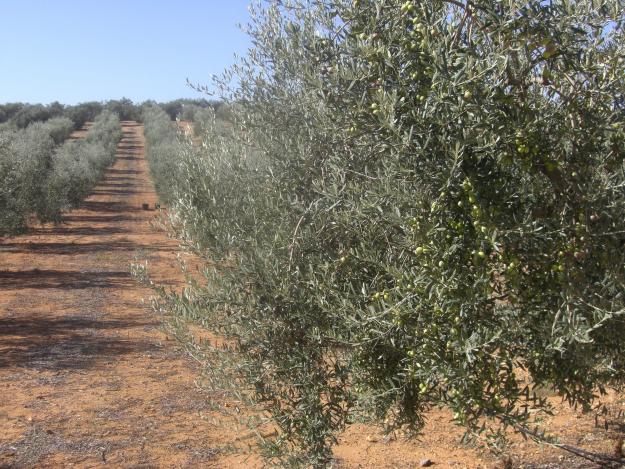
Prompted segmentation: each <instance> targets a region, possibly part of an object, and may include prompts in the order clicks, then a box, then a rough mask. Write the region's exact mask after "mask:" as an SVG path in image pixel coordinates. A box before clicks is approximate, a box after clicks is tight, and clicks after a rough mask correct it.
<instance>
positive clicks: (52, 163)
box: [0, 112, 121, 235]
mask: <svg viewBox="0 0 625 469" xmlns="http://www.w3.org/2000/svg"><path fill="white" fill-rule="evenodd" d="M73 128H74V123H73V122H72V121H71V120H69V119H67V118H54V119H50V120H49V121H47V122H45V123H33V124H31V125H29V126H28V127H26V128H25V129H23V130H13V131H11V130H5V131H2V132H0V234H1V235H4V234H10V233H15V232H18V231H20V230H22V229H24V228H25V227H26V223H27V220H28V218H29V217H30V216H32V215H36V216H37V218H38V219H39V221H41V222H45V221H58V220H59V217H60V213H61V211H62V210H65V209H68V208H71V207H75V206H76V205H77V204H78V203H79V202H80V200H81V199H82V198H83V197H84V196H85V195H86V194H87V193H88V191H89V189H90V188H91V187H92V186H93V184H95V183H96V182H97V181H98V180H99V179H100V178H101V176H102V173H103V171H104V169H105V168H106V166H108V165H110V164H111V163H112V162H113V160H114V158H115V148H116V145H117V143H118V142H119V140H120V139H121V127H120V123H119V119H118V118H117V116H116V115H114V114H112V113H109V112H104V113H102V114H100V115H99V116H98V117H97V118H96V119H95V121H94V122H93V125H92V127H91V128H90V129H89V131H88V132H87V134H86V137H85V138H84V139H80V140H69V141H65V140H66V139H67V138H68V137H69V135H70V133H71V132H72V130H73Z"/></svg>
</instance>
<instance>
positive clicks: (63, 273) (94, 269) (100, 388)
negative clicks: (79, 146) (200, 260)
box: [0, 122, 625, 469]
mask: <svg viewBox="0 0 625 469" xmlns="http://www.w3.org/2000/svg"><path fill="white" fill-rule="evenodd" d="M123 130H124V139H123V140H122V142H121V143H120V145H119V151H118V159H117V162H116V163H115V164H114V166H113V167H112V168H111V169H109V171H108V172H107V174H106V177H105V179H104V181H103V182H102V184H100V185H99V186H98V187H97V188H96V189H95V190H94V191H93V194H92V195H91V196H90V197H89V198H88V199H87V200H86V201H85V202H84V204H83V205H82V207H81V208H80V209H79V210H75V211H73V212H71V213H68V214H66V215H65V217H64V223H63V224H61V225H59V226H53V225H45V226H43V227H35V228H33V229H32V230H31V231H30V232H29V233H28V234H27V235H24V236H19V237H15V238H8V239H0V468H13V467H16V468H21V467H70V466H75V467H85V468H86V467H102V466H105V465H106V466H109V467H137V468H138V467H144V468H147V467H207V468H239V467H240V468H249V469H251V468H254V467H260V466H261V464H260V462H259V458H258V456H257V455H255V454H254V451H253V449H252V451H245V450H244V448H245V446H246V445H247V444H248V443H251V442H252V441H253V440H252V438H251V437H250V435H249V432H248V431H247V430H245V429H241V428H237V427H235V426H234V425H230V426H225V427H224V426H223V425H219V424H217V422H216V419H218V418H219V416H218V415H217V414H216V413H215V411H214V410H213V407H212V406H211V396H209V395H206V394H202V393H201V392H200V391H198V389H197V387H196V386H195V383H194V380H195V378H196V377H197V370H196V369H195V367H194V365H193V363H192V362H191V361H190V360H189V359H188V358H187V357H186V356H185V355H184V354H183V353H182V352H180V350H179V349H178V347H177V346H176V344H175V343H174V342H173V341H172V340H169V339H168V337H167V336H166V335H165V334H164V333H163V332H162V331H161V330H160V328H159V318H158V317H156V316H155V315H154V314H153V313H152V312H151V311H150V308H149V306H148V305H146V304H144V303H143V302H142V300H144V299H145V300H147V299H148V298H149V297H150V296H151V292H150V291H149V290H147V289H145V288H144V287H142V286H140V285H139V284H137V282H135V281H134V280H133V278H131V276H130V273H129V266H130V263H131V262H132V261H133V259H134V258H135V257H136V256H138V257H140V258H147V259H149V267H150V273H151V275H152V276H153V277H154V279H155V280H156V281H158V282H160V283H163V284H166V285H169V286H172V287H177V286H180V285H181V280H182V279H181V274H180V272H179V270H178V266H177V262H176V256H177V254H178V249H177V243H176V242H175V241H174V240H171V239H168V238H167V236H166V235H165V234H164V233H163V232H162V231H159V230H157V229H155V228H153V227H152V225H151V223H150V222H151V220H153V218H154V217H155V215H156V212H155V211H154V210H153V208H154V204H155V202H156V201H157V196H156V194H155V192H154V189H153V186H152V183H151V182H150V178H149V173H148V168H147V163H146V161H145V159H144V155H143V153H144V148H143V145H144V139H143V128H142V127H141V126H140V125H139V124H136V123H134V122H125V123H124V127H123ZM144 203H147V204H149V207H150V208H151V210H143V209H142V204H144ZM609 403H610V406H611V407H610V409H611V410H610V412H611V413H610V415H608V418H607V420H605V421H604V419H601V420H600V423H601V425H599V426H598V427H597V426H596V425H595V420H594V418H593V417H592V416H582V415H581V414H579V413H576V412H574V411H571V410H568V409H564V408H560V407H559V408H558V413H557V414H556V415H555V416H554V417H553V418H552V419H551V420H549V421H547V428H549V427H551V428H554V429H555V428H558V429H559V432H560V433H561V434H563V435H564V438H563V439H564V440H565V441H566V442H568V443H572V444H576V445H579V446H583V447H585V448H587V449H589V448H593V449H597V450H601V451H606V452H608V451H612V448H614V441H615V440H616V438H617V437H618V436H619V428H620V432H621V433H620V434H621V435H622V432H623V430H622V429H623V422H620V424H621V425H622V426H621V427H619V426H618V424H619V421H620V420H622V419H620V416H619V417H616V418H613V416H614V415H617V416H618V411H619V410H621V411H622V410H625V406H624V403H623V401H622V400H619V399H617V398H616V397H615V396H612V397H611V398H610V399H609ZM605 423H607V427H608V428H607V430H606V429H605V428H604V426H605ZM460 435H461V432H460V431H459V430H457V429H456V428H455V427H454V426H453V424H452V423H451V421H450V417H449V415H448V414H446V413H444V412H435V413H433V414H432V415H431V418H430V421H429V423H428V426H427V428H426V431H425V432H424V436H423V438H422V439H421V440H420V441H411V442H406V441H404V440H402V439H398V440H393V439H385V438H384V436H383V435H381V434H380V433H379V432H378V431H377V430H375V429H372V428H370V427H367V426H362V425H360V426H358V425H356V426H353V427H351V428H350V429H348V430H347V432H346V433H345V434H344V435H343V436H342V437H341V442H340V444H339V446H338V447H337V448H336V451H335V454H336V457H337V464H336V465H337V467H340V468H414V467H420V465H421V462H422V460H424V459H430V460H431V461H432V462H433V463H434V466H433V467H436V468H446V467H450V468H462V467H468V468H477V467H482V468H492V467H501V465H500V463H499V462H498V460H497V459H496V458H494V457H493V456H491V455H490V454H489V453H487V452H484V451H482V450H480V449H479V448H468V447H464V446H461V445H460V444H459V443H458V438H459V436H460ZM512 449H513V452H512V454H513V456H514V457H515V462H516V464H518V465H521V466H523V467H536V468H538V467H542V468H573V467H577V468H580V467H596V466H594V465H591V464H588V463H584V462H583V461H582V460H580V459H575V458H570V457H569V456H567V455H564V456H562V455H563V453H559V452H555V451H554V450H549V449H545V448H541V447H538V446H535V445H534V444H532V443H523V442H521V441H519V442H517V443H515V445H514V446H513V448H512Z"/></svg>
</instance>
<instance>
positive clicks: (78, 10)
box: [0, 0, 249, 104]
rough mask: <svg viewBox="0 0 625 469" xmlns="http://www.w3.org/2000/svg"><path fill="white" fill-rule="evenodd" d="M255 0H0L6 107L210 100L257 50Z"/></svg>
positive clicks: (0, 86)
mask: <svg viewBox="0 0 625 469" xmlns="http://www.w3.org/2000/svg"><path fill="white" fill-rule="evenodd" d="M248 3H249V0H204V1H202V0H169V1H166V0H125V1H122V0H82V1H78V0H0V18H1V23H0V103H5V102H14V101H21V102H30V103H49V102H52V101H59V102H61V103H64V104H75V103H78V102H84V101H101V100H107V99H118V98H121V97H127V98H130V99H132V100H133V101H143V100H146V99H155V100H157V101H168V100H171V99H176V98H181V97H202V95H199V94H198V93H197V92H196V91H194V90H192V89H190V88H189V87H188V86H187V85H186V78H187V77H188V78H189V79H190V80H191V81H192V82H199V83H204V84H209V83H210V77H211V75H212V74H215V73H220V72H221V71H222V70H223V69H224V68H225V67H227V66H228V65H230V64H232V63H233V62H234V54H235V53H236V54H239V55H242V54H244V53H245V51H246V50H247V48H248V46H249V40H248V38H247V36H246V35H245V34H244V33H243V32H241V30H240V29H239V28H238V27H237V24H238V23H246V22H247V20H248V18H249V15H248V11H247V5H248Z"/></svg>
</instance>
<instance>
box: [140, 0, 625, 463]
mask: <svg viewBox="0 0 625 469" xmlns="http://www.w3.org/2000/svg"><path fill="white" fill-rule="evenodd" d="M624 7H625V5H624V4H623V2H622V1H620V0H606V1H601V2H594V1H590V0H581V1H578V2H569V1H564V0H562V1H550V2H544V1H530V2H527V1H523V2H521V1H516V0H508V1H499V2H487V1H481V0H476V1H469V2H460V1H455V0H435V1H431V2H418V1H412V0H408V1H406V2H399V1H392V0H354V1H353V2H352V1H349V2H348V1H346V0H345V1H341V0H331V1H323V2H322V1H312V0H311V1H304V0H302V1H299V0H292V1H284V2H275V3H271V4H269V5H267V6H266V7H263V6H262V5H257V6H256V7H255V8H253V9H252V17H253V20H252V23H251V24H250V26H249V28H248V32H249V34H250V35H251V36H252V39H253V43H254V48H253V49H252V50H251V51H250V53H249V54H248V55H247V56H246V57H244V58H243V59H242V60H241V62H240V63H239V64H238V65H236V66H234V67H233V68H232V69H231V70H229V71H228V72H227V73H226V74H225V75H224V77H223V80H221V81H220V82H218V83H217V85H219V86H221V91H222V93H223V95H224V98H225V100H226V101H228V102H230V103H231V104H232V105H231V106H230V115H231V120H232V122H233V126H232V129H231V132H229V133H227V134H224V132H222V131H219V132H218V131H217V128H218V126H216V125H210V123H209V125H206V126H205V130H204V132H205V134H204V138H203V142H202V146H201V147H199V148H197V149H190V147H189V146H188V145H183V144H181V143H178V145H179V146H178V153H176V154H175V155H172V157H173V158H175V160H174V161H173V162H172V163H171V164H174V165H176V166H178V169H177V170H176V171H175V174H176V175H177V177H176V178H175V179H171V182H172V184H171V185H170V187H169V191H170V193H171V192H173V193H174V196H173V197H172V196H171V195H170V197H172V199H173V200H174V202H173V203H172V205H173V208H174V215H173V216H172V220H171V221H172V224H173V227H174V229H175V230H176V231H177V234H178V235H179V236H180V237H181V239H183V241H184V242H185V243H186V244H187V246H189V247H190V248H191V249H194V250H195V251H196V252H197V253H199V254H200V255H201V256H202V257H203V258H206V259H210V260H211V264H210V266H211V269H208V268H207V269H206V277H207V278H206V281H205V282H204V283H203V284H198V285H196V286H195V287H193V288H191V289H190V290H189V291H188V292H187V293H186V294H185V295H184V296H182V297H176V296H175V295H173V294H169V295H167V297H166V298H167V299H168V300H169V304H168V306H169V307H170V308H171V309H172V310H173V311H174V312H175V313H178V315H179V316H180V317H183V318H186V319H194V320H197V321H198V322H200V323H201V324H202V325H204V326H205V327H208V328H211V329H213V330H215V331H217V332H219V333H221V334H224V335H227V336H229V337H230V338H231V339H232V342H230V343H234V344H236V346H235V347H234V349H235V352H236V354H233V359H234V364H233V367H232V368H231V370H230V372H231V373H232V374H233V376H236V377H237V378H239V379H242V380H243V382H245V383H248V385H249V392H250V395H252V396H253V397H254V399H255V402H257V403H260V404H262V405H264V406H265V408H266V409H268V410H269V411H270V412H271V414H272V416H273V419H274V424H275V425H276V426H277V428H278V429H279V435H278V437H277V438H276V439H275V440H274V441H272V442H271V444H270V445H269V446H268V450H269V453H268V455H269V456H270V457H275V458H277V459H278V460H281V461H282V462H284V463H287V464H304V465H305V464H312V465H314V466H323V465H325V464H327V463H328V462H329V460H330V458H331V450H330V447H331V445H332V443H333V442H334V441H335V436H336V434H337V432H338V431H339V430H340V429H341V428H343V427H344V426H345V425H346V424H347V423H348V422H349V421H350V419H351V418H352V417H353V415H354V413H355V412H356V411H358V412H362V411H364V412H366V413H368V415H371V416H372V417H373V418H374V419H375V420H377V421H380V422H384V424H385V426H386V427H387V428H388V429H389V430H391V429H394V428H400V427H408V428H410V429H412V430H414V431H418V430H419V429H420V428H421V427H422V425H423V423H424V419H425V416H426V413H427V411H428V409H430V408H432V407H434V406H439V405H442V406H444V407H448V408H450V409H451V410H452V411H453V418H454V420H455V422H456V423H457V424H458V425H461V426H464V427H465V428H466V429H467V430H468V431H469V433H472V434H478V433H484V434H486V435H487V436H497V435H500V434H501V433H500V432H502V431H503V430H504V429H505V428H507V427H511V428H513V429H515V430H517V431H522V432H527V428H528V427H527V426H528V424H529V423H530V422H531V420H532V418H533V416H534V415H536V413H537V412H540V411H548V410H549V407H548V403H547V402H546V401H545V400H543V399H540V398H538V397H537V396H536V395H535V393H534V389H535V388H536V387H539V386H549V387H551V388H552V389H553V390H554V392H556V393H558V394H560V395H562V396H563V397H564V398H565V399H566V400H567V401H568V402H569V403H570V404H572V405H582V406H585V407H588V406H590V405H591V404H592V402H593V401H594V399H595V398H596V396H597V394H598V393H599V394H600V393H603V392H604V391H605V390H606V389H607V388H608V387H611V386H612V387H617V388H618V387H621V386H622V384H623V378H624V377H625V367H624V365H625V363H624V360H625V358H624V357H625V354H624V353H623V352H624V349H623V347H624V342H623V340H622V338H623V337H624V336H625V321H624V316H625V299H624V296H623V292H624V291H625V288H624V287H625V270H624V266H625V250H624V249H623V245H624V244H625V217H623V213H625V173H624V169H625V168H624V163H623V161H624V157H625V147H624V142H625V74H624V71H623V70H624V66H625V40H624V38H625V35H624V34H623V33H624V31H623V26H624V17H623V11H625V10H624ZM148 149H149V147H148ZM161 176H162V177H164V178H166V177H167V175H166V174H162V175H161ZM233 188H235V190H234V191H233ZM213 262H217V265H216V266H214V264H213ZM211 272H213V274H211ZM228 363H231V362H228ZM211 366H212V367H214V366H215V364H214V363H213V364H211ZM236 383H237V386H240V383H241V381H236ZM285 454H286V456H284V455H285Z"/></svg>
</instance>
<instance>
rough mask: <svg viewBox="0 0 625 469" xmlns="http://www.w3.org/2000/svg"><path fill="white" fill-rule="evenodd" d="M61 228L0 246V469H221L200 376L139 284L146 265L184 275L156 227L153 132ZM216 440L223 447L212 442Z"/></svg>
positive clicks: (131, 127)
mask: <svg viewBox="0 0 625 469" xmlns="http://www.w3.org/2000/svg"><path fill="white" fill-rule="evenodd" d="M123 130H124V138H123V140H122V142H121V143H120V145H119V153H118V159H117V162H116V163H115V165H114V166H113V167H112V168H111V169H110V170H109V171H108V172H107V174H106V177H105V179H104V181H103V182H102V184H100V185H99V186H98V187H97V188H96V189H95V190H94V191H93V194H92V195H91V196H90V197H89V198H88V199H87V200H86V201H85V202H84V204H83V205H82V207H81V208H80V209H79V210H75V211H73V212H71V213H69V214H67V215H66V216H65V217H64V223H63V224H62V225H59V226H56V227H55V226H52V225H47V226H44V227H41V228H36V229H34V230H33V231H32V232H31V233H29V234H27V235H24V236H19V237H15V238H9V239H4V240H0V467H32V466H37V467H67V466H69V465H77V466H80V467H97V466H100V465H104V464H105V463H107V464H110V465H111V466H113V467H115V466H117V467H119V466H122V467H135V466H143V467H155V466H156V467H223V464H225V463H226V460H228V464H232V463H236V461H237V460H240V462H241V463H242V464H243V460H242V458H241V457H240V456H239V457H238V459H237V458H236V457H234V459H233V457H232V456H224V455H223V454H221V453H223V451H221V452H220V448H222V447H223V445H224V444H226V443H227V442H228V439H229V438H230V437H231V435H228V432H224V429H223V428H220V429H219V430H216V428H215V426H214V425H212V424H211V423H210V420H208V419H207V418H204V417H205V416H206V415H210V409H209V408H208V407H209V402H208V401H207V400H203V399H199V398H198V397H199V396H198V393H197V390H196V389H195V386H194V376H195V374H194V370H193V369H192V368H191V364H190V363H189V361H188V360H187V359H186V358H185V357H183V356H182V355H181V354H179V353H178V352H177V349H176V347H175V346H174V344H173V343H172V342H171V341H167V338H166V336H165V335H164V334H163V333H162V332H161V331H160V330H159V329H158V319H157V318H155V317H154V316H153V315H152V314H151V313H150V312H149V308H147V307H145V306H142V304H141V299H142V298H147V297H149V296H150V292H149V291H147V290H145V289H143V288H142V287H140V286H139V285H138V284H137V283H136V282H135V280H134V279H133V278H131V276H130V274H129V265H130V263H131V262H132V260H133V257H134V256H135V255H137V254H139V255H140V256H142V257H144V258H145V257H147V258H148V259H149V262H150V265H151V272H153V273H155V275H156V278H157V279H158V280H159V281H161V282H163V283H168V282H171V279H175V278H178V277H179V274H178V273H177V267H176V262H175V256H176V243H175V242H174V241H171V240H168V239H167V237H166V236H165V235H164V234H163V233H162V232H158V231H156V230H154V229H153V228H151V226H150V221H151V220H152V219H153V217H154V216H155V212H154V211H145V210H142V208H141V207H142V204H143V203H148V204H149V205H150V207H152V208H153V207H154V203H155V202H156V200H157V197H156V194H155V192H154V189H153V187H152V184H151V182H150V179H149V175H148V169H147V164H146V161H145V159H144V157H143V145H144V139H143V129H142V127H141V126H140V125H138V124H136V123H131V122H125V123H124V126H123ZM215 435H217V436H215Z"/></svg>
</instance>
